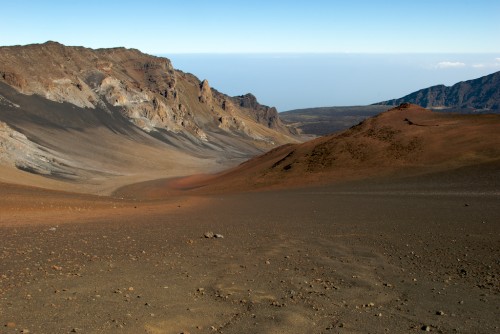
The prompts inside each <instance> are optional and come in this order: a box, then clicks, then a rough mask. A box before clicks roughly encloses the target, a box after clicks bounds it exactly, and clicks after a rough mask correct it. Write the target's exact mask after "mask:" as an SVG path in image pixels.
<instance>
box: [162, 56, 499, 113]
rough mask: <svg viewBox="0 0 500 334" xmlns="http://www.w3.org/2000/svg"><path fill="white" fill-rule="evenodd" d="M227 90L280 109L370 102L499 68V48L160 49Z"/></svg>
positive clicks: (178, 65) (177, 63)
mask: <svg viewBox="0 0 500 334" xmlns="http://www.w3.org/2000/svg"><path fill="white" fill-rule="evenodd" d="M159 56H164V57H167V58H169V59H170V60H171V61H172V63H173V65H174V67H175V68H177V69H179V70H182V71H184V72H189V73H192V74H194V75H196V76H197V77H198V78H200V79H207V80H208V81H209V83H210V86H211V87H213V88H215V89H217V90H219V91H222V92H224V93H227V94H229V95H232V96H235V95H242V94H246V93H252V94H254V95H255V96H256V97H257V99H258V100H259V102H260V103H262V104H266V105H269V106H275V107H276V108H278V110H279V111H286V110H292V109H300V108H310V107H324V106H353V105H367V104H372V103H376V102H380V101H384V100H389V99H393V98H399V97H402V96H404V95H407V94H409V93H411V92H414V91H416V90H419V89H422V88H426V87H429V86H434V85H438V84H444V85H447V86H449V85H453V84H455V83H457V82H460V81H465V80H470V79H475V78H478V77H481V76H484V75H487V74H491V73H493V72H496V71H500V54H350V53H344V54H161V55H159Z"/></svg>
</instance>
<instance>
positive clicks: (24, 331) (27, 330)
mask: <svg viewBox="0 0 500 334" xmlns="http://www.w3.org/2000/svg"><path fill="white" fill-rule="evenodd" d="M29 332H30V331H29V329H23V330H21V333H29Z"/></svg>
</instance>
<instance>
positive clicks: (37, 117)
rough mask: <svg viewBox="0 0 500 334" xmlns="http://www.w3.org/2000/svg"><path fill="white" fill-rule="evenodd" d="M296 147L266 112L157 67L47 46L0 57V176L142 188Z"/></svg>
mask: <svg viewBox="0 0 500 334" xmlns="http://www.w3.org/2000/svg"><path fill="white" fill-rule="evenodd" d="M297 141H298V140H297V139H296V136H295V130H294V129H293V128H290V127H288V126H285V125H284V124H283V123H282V122H281V120H280V118H279V115H278V112H277V110H276V109H275V108H272V107H268V106H264V105H261V104H259V103H258V102H257V99H256V98H255V96H253V95H251V94H246V95H242V96H236V97H230V96H227V95H225V94H223V93H220V92H218V91H217V90H215V89H212V88H211V87H210V85H209V83H208V81H207V80H203V81H200V80H198V78H196V77H195V76H194V75H192V74H188V73H184V72H182V71H179V70H176V69H174V68H173V66H172V64H171V63H170V61H169V60H168V59H166V58H160V57H155V56H150V55H147V54H143V53H141V52H140V51H138V50H135V49H125V48H112V49H97V50H94V49H89V48H84V47H68V46H64V45H62V44H59V43H56V42H47V43H44V44H33V45H27V46H10V47H0V153H2V156H1V158H0V164H2V165H4V166H5V165H7V166H11V167H17V168H18V169H20V170H24V171H29V172H31V173H37V174H41V175H44V176H47V177H51V178H59V179H62V180H72V181H75V180H76V181H82V182H90V180H94V181H95V180H97V179H99V180H100V179H104V178H107V177H116V176H118V175H121V176H123V175H132V174H134V175H135V174H137V173H142V174H143V177H144V178H151V177H153V174H154V173H153V172H152V171H151V175H147V173H148V172H149V171H148V166H152V167H151V170H154V171H155V173H156V174H155V176H156V177H170V176H176V175H179V174H182V173H193V172H200V171H207V170H214V169H216V165H217V164H218V165H220V166H227V165H228V164H231V161H233V160H235V161H242V160H243V159H247V158H249V157H252V156H255V155H257V154H259V153H262V152H264V151H267V150H269V149H271V148H273V147H276V146H278V145H281V144H285V143H289V142H297ZM149 148H151V149H149ZM232 163H233V164H234V162H232ZM184 167H185V168H184ZM219 168H220V167H219ZM161 170H163V171H164V172H165V173H164V174H163V175H162V176H161ZM4 181H6V180H4ZM7 181H8V180H7ZM94 181H92V182H94ZM95 182H101V181H95Z"/></svg>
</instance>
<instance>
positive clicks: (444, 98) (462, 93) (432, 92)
mask: <svg viewBox="0 0 500 334" xmlns="http://www.w3.org/2000/svg"><path fill="white" fill-rule="evenodd" d="M403 102H409V103H414V104H418V105H420V106H422V107H424V108H453V109H474V110H499V109H500V72H496V73H493V74H490V75H487V76H484V77H481V78H479V79H475V80H468V81H463V82H459V83H457V84H455V85H453V86H451V87H447V86H444V85H438V86H433V87H429V88H426V89H422V90H419V91H416V92H414V93H411V94H409V95H406V96H404V97H402V98H399V99H394V100H389V101H384V102H380V103H376V104H381V105H399V104H401V103H403Z"/></svg>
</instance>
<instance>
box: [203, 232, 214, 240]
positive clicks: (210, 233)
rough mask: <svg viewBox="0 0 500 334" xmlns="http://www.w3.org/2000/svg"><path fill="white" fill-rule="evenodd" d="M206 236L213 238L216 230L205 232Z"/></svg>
mask: <svg viewBox="0 0 500 334" xmlns="http://www.w3.org/2000/svg"><path fill="white" fill-rule="evenodd" d="M204 236H205V238H207V239H211V238H213V237H214V232H210V231H209V232H205V234H204Z"/></svg>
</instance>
